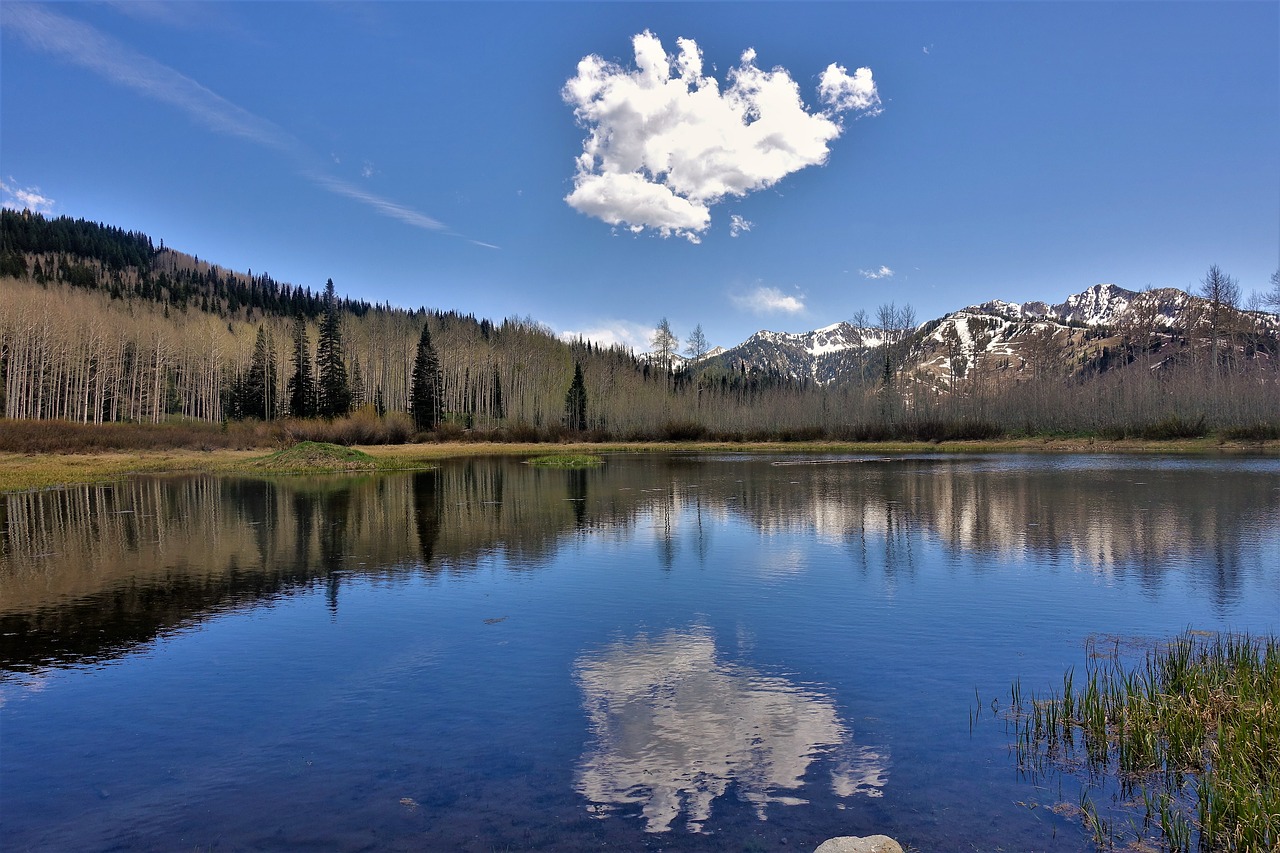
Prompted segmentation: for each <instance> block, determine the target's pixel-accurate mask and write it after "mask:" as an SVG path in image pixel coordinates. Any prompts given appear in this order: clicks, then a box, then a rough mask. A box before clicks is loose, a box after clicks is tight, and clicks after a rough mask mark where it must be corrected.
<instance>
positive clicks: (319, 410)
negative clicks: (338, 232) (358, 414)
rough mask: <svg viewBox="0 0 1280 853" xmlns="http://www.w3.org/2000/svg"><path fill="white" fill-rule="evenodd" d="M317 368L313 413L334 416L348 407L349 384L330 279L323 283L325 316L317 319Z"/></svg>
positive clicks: (335, 301) (346, 410)
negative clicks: (317, 380)
mask: <svg viewBox="0 0 1280 853" xmlns="http://www.w3.org/2000/svg"><path fill="white" fill-rule="evenodd" d="M316 369H317V370H318V371H319V373H320V381H319V383H318V384H317V388H316V391H317V393H316V414H318V415H319V416H320V417H322V418H336V417H340V416H342V415H345V414H347V413H348V412H350V411H351V387H350V385H349V383H348V380H347V365H346V362H344V361H343V360H342V318H341V317H340V316H339V314H338V299H337V297H335V296H334V294H333V279H329V281H328V282H326V283H325V286H324V319H323V320H322V321H321V323H320V340H319V342H318V343H317V344H316Z"/></svg>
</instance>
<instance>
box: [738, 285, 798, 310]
mask: <svg viewBox="0 0 1280 853" xmlns="http://www.w3.org/2000/svg"><path fill="white" fill-rule="evenodd" d="M729 298H730V299H731V300H732V301H733V304H734V305H737V306H738V307H739V308H743V309H745V310H747V311H750V312H752V313H753V314H776V313H779V312H781V313H784V314H799V313H800V312H801V311H803V310H804V295H803V294H801V295H799V296H787V295H785V294H783V292H782V291H781V290H778V288H776V287H757V288H756V289H755V290H752V291H751V292H750V293H744V294H736V295H734V296H731V297H729Z"/></svg>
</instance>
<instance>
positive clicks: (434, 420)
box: [409, 323, 442, 430]
mask: <svg viewBox="0 0 1280 853" xmlns="http://www.w3.org/2000/svg"><path fill="white" fill-rule="evenodd" d="M441 388H442V381H441V373H440V359H439V358H438V357H437V356H436V351H435V347H433V346H431V329H430V328H429V327H428V325H427V324H426V323H423V324H422V337H420V338H418V353H417V355H416V356H414V359H413V386H412V390H411V391H410V394H409V405H410V406H411V407H412V413H413V422H414V423H415V424H416V425H417V427H418V429H420V430H428V429H435V428H436V426H438V425H439V423H440V392H441Z"/></svg>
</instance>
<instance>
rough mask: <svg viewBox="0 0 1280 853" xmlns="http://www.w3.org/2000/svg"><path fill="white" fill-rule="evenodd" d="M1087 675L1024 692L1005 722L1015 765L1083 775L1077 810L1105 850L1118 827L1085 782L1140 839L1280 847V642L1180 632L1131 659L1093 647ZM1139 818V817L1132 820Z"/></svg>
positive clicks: (1223, 847)
mask: <svg viewBox="0 0 1280 853" xmlns="http://www.w3.org/2000/svg"><path fill="white" fill-rule="evenodd" d="M1088 652H1089V654H1088V655H1087V665H1086V671H1085V673H1084V678H1083V680H1081V681H1079V682H1077V679H1076V673H1075V672H1074V670H1069V671H1068V672H1067V673H1066V675H1065V676H1064V677H1063V685H1062V690H1061V691H1060V692H1059V691H1051V692H1050V693H1049V694H1048V695H1045V696H1038V695H1034V694H1033V695H1031V696H1030V697H1029V698H1024V697H1023V695H1022V688H1021V685H1020V684H1018V683H1017V682H1015V683H1014V685H1013V687H1012V690H1011V694H1012V697H1011V703H1010V707H1009V709H1008V711H1007V716H1006V719H1007V721H1008V723H1009V725H1010V727H1011V732H1012V733H1013V734H1014V735H1015V751H1016V753H1017V759H1018V766H1019V770H1020V771H1022V772H1023V773H1024V774H1027V775H1029V776H1031V777H1032V778H1033V779H1038V778H1041V777H1043V776H1044V775H1045V774H1047V773H1048V772H1050V771H1054V770H1065V771H1067V772H1070V773H1075V774H1077V775H1079V776H1081V777H1082V778H1083V779H1084V781H1085V782H1086V788H1085V792H1084V794H1083V795H1082V797H1081V811H1082V813H1083V818H1084V822H1085V825H1086V827H1087V828H1088V829H1089V830H1090V831H1091V832H1092V833H1093V836H1094V840H1095V841H1096V842H1097V844H1098V846H1099V847H1100V848H1112V847H1114V846H1115V844H1116V842H1117V841H1120V840H1122V836H1123V835H1124V832H1122V831H1121V830H1120V828H1119V823H1118V820H1117V819H1116V817H1115V816H1113V817H1112V819H1111V820H1110V821H1108V820H1107V819H1106V818H1104V817H1103V815H1102V814H1101V813H1100V811H1099V808H1098V805H1097V803H1096V802H1095V800H1093V799H1091V798H1090V797H1089V790H1090V789H1091V788H1092V789H1095V790H1097V791H1104V790H1111V791H1113V792H1114V793H1115V801H1116V802H1117V803H1118V804H1119V805H1120V811H1121V813H1123V812H1125V811H1128V812H1129V813H1130V818H1131V819H1130V821H1129V826H1130V831H1131V832H1132V833H1133V834H1134V835H1135V836H1136V838H1135V839H1134V841H1135V842H1136V843H1137V844H1142V843H1144V842H1154V843H1156V844H1158V845H1160V846H1161V847H1162V848H1163V849H1166V850H1172V851H1180V853H1189V851H1192V850H1196V851H1208V850H1213V851H1231V853H1236V851H1239V853H1244V852H1245V851H1250V853H1264V852H1265V851H1278V850H1280V639H1277V638H1276V637H1266V638H1254V637H1250V636H1248V635H1236V634H1225V635H1223V634H1211V635H1205V634H1199V633H1195V632H1187V633H1185V634H1183V635H1181V636H1179V637H1178V638H1176V639H1174V640H1173V641H1171V642H1169V643H1168V644H1166V645H1163V646H1161V647H1158V648H1154V649H1150V650H1148V651H1147V653H1146V654H1145V657H1144V659H1143V660H1142V662H1140V663H1138V664H1136V665H1129V666H1127V665H1126V664H1125V662H1124V657H1123V656H1122V655H1121V652H1120V646H1119V644H1118V643H1117V644H1116V645H1115V646H1114V647H1113V648H1112V649H1111V651H1110V652H1109V653H1108V652H1107V651H1106V650H1101V649H1099V648H1098V647H1097V645H1096V644H1094V643H1091V644H1090V648H1089V649H1088ZM1139 818H1140V820H1139Z"/></svg>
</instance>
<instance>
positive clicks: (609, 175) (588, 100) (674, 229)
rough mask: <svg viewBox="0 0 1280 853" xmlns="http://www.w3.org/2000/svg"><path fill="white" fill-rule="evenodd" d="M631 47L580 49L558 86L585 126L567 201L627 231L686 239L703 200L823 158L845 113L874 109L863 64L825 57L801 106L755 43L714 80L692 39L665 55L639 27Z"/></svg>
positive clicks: (697, 225)
mask: <svg viewBox="0 0 1280 853" xmlns="http://www.w3.org/2000/svg"><path fill="white" fill-rule="evenodd" d="M632 46H633V48H634V51H635V65H634V67H623V66H621V65H618V64H616V63H612V62H607V61H605V60H604V59H602V58H601V57H599V56H596V55H591V56H587V57H584V58H583V59H582V61H581V62H579V63H578V70H577V74H576V75H574V77H573V78H572V79H570V80H569V81H568V82H567V83H566V84H565V87H564V89H563V91H562V95H563V97H564V100H565V101H566V102H567V103H568V104H569V105H570V106H572V107H573V110H574V116H575V117H576V118H577V120H578V123H579V124H580V125H581V126H582V127H583V128H585V129H586V130H587V137H586V139H585V140H583V143H582V153H581V154H580V155H579V156H578V158H577V170H576V174H575V175H574V185H573V191H572V192H571V193H569V195H567V196H565V201H566V202H568V203H569V205H571V206H572V207H573V208H574V209H576V210H578V211H580V212H582V213H585V214H588V215H589V216H594V217H596V218H598V219H601V220H603V221H605V222H607V223H609V224H610V225H614V226H617V227H621V228H626V229H628V230H630V231H632V232H636V233H640V232H642V231H645V230H646V229H652V230H653V231H656V232H657V233H658V234H661V235H662V236H664V237H668V236H679V237H684V238H686V239H688V240H691V241H692V242H695V243H696V242H698V241H699V239H700V236H701V234H702V233H703V232H704V231H705V230H706V229H707V227H708V225H709V224H710V222H711V206H712V205H714V204H716V203H718V202H720V201H722V200H723V199H724V198H726V197H731V196H732V197H740V196H743V195H746V194H747V193H749V192H752V191H755V190H760V189H764V188H765V187H769V186H772V185H773V184H775V183H777V182H778V181H780V180H782V179H783V178H784V177H786V176H787V175H789V174H791V173H792V172H795V171H798V170H800V169H803V168H805V167H806V166H815V165H821V164H822V163H825V162H826V160H827V155H828V153H829V148H828V145H829V143H830V142H831V141H832V140H834V139H836V138H837V137H839V136H840V134H841V132H842V130H843V126H842V124H841V117H842V115H843V114H846V113H853V112H859V113H864V114H874V113H875V112H878V111H879V104H880V98H879V95H878V94H877V92H876V87H875V82H874V80H873V79H872V76H871V70H870V69H869V68H859V69H857V70H856V71H855V72H854V74H853V75H852V76H851V75H849V74H847V73H846V72H845V69H844V68H843V67H841V66H838V65H835V64H834V63H833V64H832V65H831V66H829V67H828V68H827V70H826V71H824V72H823V73H822V77H821V80H820V83H819V97H820V99H821V100H822V102H823V103H825V104H826V105H827V109H825V110H820V111H814V112H810V111H809V109H808V108H807V107H806V106H805V104H804V101H803V100H802V99H801V97H800V88H799V86H797V84H796V82H795V81H794V80H793V79H792V78H791V75H790V74H789V73H788V72H787V71H786V69H783V68H774V69H772V70H769V71H765V70H762V69H761V68H759V67H758V66H757V65H756V54H755V51H754V50H750V49H749V50H747V51H745V52H744V53H743V54H742V58H741V61H740V62H739V64H738V65H736V66H734V67H733V68H731V69H729V71H728V73H727V74H726V77H725V86H724V88H723V90H722V89H721V85H720V83H719V82H718V81H717V80H716V79H715V78H713V77H710V76H706V75H704V74H703V60H702V52H701V50H700V49H699V48H698V45H697V43H696V42H695V41H693V40H692V39H686V38H681V39H677V40H676V53H675V54H674V55H672V54H668V53H667V52H666V50H665V48H663V46H662V42H661V41H660V40H659V39H658V37H657V36H655V35H654V34H653V33H651V32H649V31H647V30H646V31H645V32H643V33H640V34H639V35H637V36H635V37H633V39H632Z"/></svg>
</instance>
